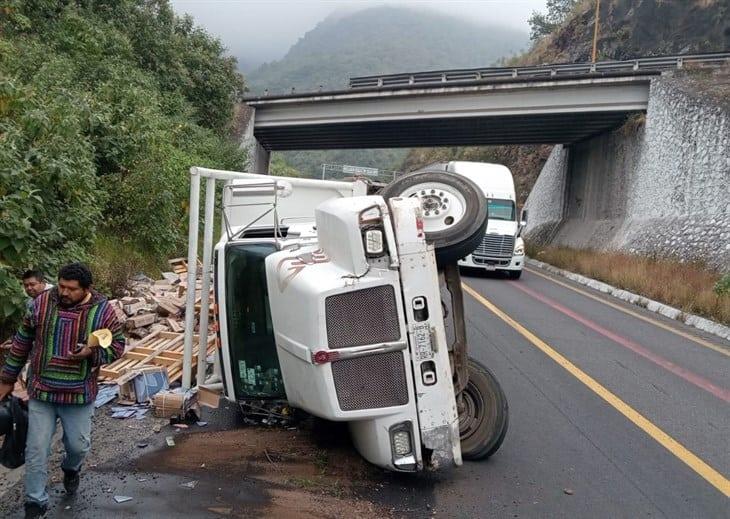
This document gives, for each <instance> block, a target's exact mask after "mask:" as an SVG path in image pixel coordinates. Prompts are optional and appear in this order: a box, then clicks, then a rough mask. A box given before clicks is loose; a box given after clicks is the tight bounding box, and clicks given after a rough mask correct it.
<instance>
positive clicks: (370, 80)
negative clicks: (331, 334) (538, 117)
mask: <svg viewBox="0 0 730 519" xmlns="http://www.w3.org/2000/svg"><path fill="white" fill-rule="evenodd" d="M725 63H730V52H715V53H708V54H685V55H677V56H651V57H646V58H637V59H630V60H621V61H598V62H596V63H555V64H550V65H533V66H527V67H485V68H473V69H455V70H432V71H427V72H413V73H404V74H384V75H377V76H360V77H353V78H350V88H351V89H359V88H388V87H398V86H404V85H424V86H426V85H436V84H444V83H446V84H452V83H465V82H474V81H484V80H489V79H500V78H519V77H525V78H539V77H547V78H549V77H555V76H561V75H573V76H574V75H580V74H586V75H588V74H596V73H600V72H613V73H615V72H637V71H645V72H650V71H663V70H671V69H681V68H683V67H685V66H687V65H690V66H691V65H699V66H719V65H723V64H725Z"/></svg>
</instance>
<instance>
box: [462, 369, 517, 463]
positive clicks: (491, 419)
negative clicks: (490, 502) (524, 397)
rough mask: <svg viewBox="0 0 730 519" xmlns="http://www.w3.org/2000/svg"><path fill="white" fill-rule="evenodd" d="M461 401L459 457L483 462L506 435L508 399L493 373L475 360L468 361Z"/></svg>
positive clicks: (495, 450) (497, 447) (495, 449)
mask: <svg viewBox="0 0 730 519" xmlns="http://www.w3.org/2000/svg"><path fill="white" fill-rule="evenodd" d="M460 398H461V401H460V408H459V433H460V435H461V455H462V457H463V458H464V459H466V460H483V459H486V458H488V457H489V456H491V455H492V454H494V453H495V452H497V449H499V447H500V446H501V445H502V441H503V440H504V437H505V435H506V434H507V426H508V423H509V409H508V406H507V398H506V397H505V395H504V392H503V391H502V388H501V386H500V385H499V382H497V379H496V378H495V377H494V375H493V374H492V372H491V371H489V370H488V369H487V368H486V367H484V366H483V365H482V364H480V363H479V362H477V361H475V360H474V359H469V382H468V383H467V385H466V387H465V388H464V391H462V393H461V395H460Z"/></svg>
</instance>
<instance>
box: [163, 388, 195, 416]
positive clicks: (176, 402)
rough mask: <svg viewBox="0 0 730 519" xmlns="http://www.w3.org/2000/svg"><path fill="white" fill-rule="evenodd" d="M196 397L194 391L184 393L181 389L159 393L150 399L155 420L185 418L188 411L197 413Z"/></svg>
mask: <svg viewBox="0 0 730 519" xmlns="http://www.w3.org/2000/svg"><path fill="white" fill-rule="evenodd" d="M197 396H198V394H197V391H196V390H195V389H192V390H189V391H186V392H183V391H182V389H172V390H169V391H160V392H159V393H157V394H156V395H155V396H154V397H153V398H152V408H153V409H154V414H155V416H156V417H157V418H172V417H179V416H182V417H185V416H187V415H188V413H189V412H190V411H193V412H196V411H197V409H198V402H197ZM196 414H199V412H196Z"/></svg>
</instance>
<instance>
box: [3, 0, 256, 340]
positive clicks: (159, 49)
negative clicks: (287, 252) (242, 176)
mask: <svg viewBox="0 0 730 519" xmlns="http://www.w3.org/2000/svg"><path fill="white" fill-rule="evenodd" d="M242 89H243V82H242V79H241V77H240V76H239V75H238V74H237V72H236V68H235V61H234V60H233V59H231V58H227V57H225V56H224V55H223V48H222V46H221V44H220V43H219V42H218V41H217V40H216V39H214V38H212V37H210V36H209V35H208V34H206V33H205V32H204V31H203V30H201V29H199V28H197V27H195V26H194V24H193V22H192V20H190V19H188V18H178V17H176V16H175V15H174V13H173V11H172V9H171V8H170V6H169V4H168V2H167V1H166V0H96V1H94V2H86V1H81V0H79V1H73V0H66V1H58V0H33V1H30V0H26V1H21V0H11V1H9V2H5V3H4V7H2V8H0V331H1V330H2V329H3V327H5V328H7V325H8V323H10V322H12V320H13V319H15V318H17V315H18V313H19V312H20V310H21V309H22V308H23V304H22V303H23V294H22V291H21V290H20V283H19V281H18V275H19V274H21V273H22V271H24V270H25V269H28V268H31V267H38V268H41V269H42V270H43V271H45V272H46V273H48V274H50V275H53V273H54V272H55V271H56V269H57V268H58V266H59V265H61V264H63V263H65V262H68V261H72V260H85V261H92V264H93V266H94V267H95V271H96V274H97V277H98V280H99V282H101V284H108V283H109V281H110V278H111V277H113V276H114V275H115V273H117V272H119V271H120V270H125V269H127V270H128V269H133V268H135V264H136V263H137V264H138V263H140V262H147V263H153V264H154V263H157V262H161V260H162V259H163V258H164V257H166V256H167V255H169V254H173V253H177V252H179V251H180V250H181V249H182V248H183V245H184V240H185V237H186V224H187V221H186V202H185V200H186V198H187V191H188V187H187V186H188V177H187V170H188V168H189V167H190V166H192V165H195V164H205V165H207V166H210V167H220V168H229V169H231V168H232V169H237V168H240V167H241V166H242V163H243V161H244V159H245V157H244V156H243V155H242V153H241V152H240V151H239V150H238V148H237V146H236V145H235V144H233V143H231V142H229V141H228V139H227V138H226V135H227V131H228V126H229V121H230V118H231V112H232V106H233V101H234V100H235V98H236V97H237V96H238V93H239V92H240V91H241V90H242ZM125 273H126V271H125Z"/></svg>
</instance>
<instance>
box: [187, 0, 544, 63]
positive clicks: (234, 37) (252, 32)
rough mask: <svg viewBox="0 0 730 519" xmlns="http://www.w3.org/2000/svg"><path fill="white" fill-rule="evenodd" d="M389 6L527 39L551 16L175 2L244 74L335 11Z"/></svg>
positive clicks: (467, 9) (343, 1) (410, 2)
mask: <svg viewBox="0 0 730 519" xmlns="http://www.w3.org/2000/svg"><path fill="white" fill-rule="evenodd" d="M384 4H388V5H406V6H411V7H415V8H418V9H432V10H436V11H440V12H444V13H448V14H451V15H453V16H459V17H463V18H466V19H468V20H471V21H474V22H485V23H489V24H499V25H505V26H509V27H514V28H517V29H522V30H524V32H525V33H527V32H528V31H529V28H528V26H527V18H528V17H529V16H530V14H531V13H532V11H544V10H545V0H452V1H449V0H438V1H437V0H393V1H391V0H383V1H366V0H299V1H296V0H268V1H260V0H172V5H173V7H174V8H175V10H176V11H177V12H178V13H179V14H183V13H188V14H190V15H192V16H193V18H195V20H196V22H197V23H198V24H199V25H202V26H203V27H205V28H206V29H207V30H208V31H209V32H211V33H212V34H214V35H216V36H218V37H219V38H220V39H221V40H222V41H223V43H224V44H225V45H226V47H228V49H229V50H230V52H231V54H233V55H234V56H236V57H238V58H239V62H241V66H242V68H243V69H244V70H247V69H250V68H251V66H252V65H258V64H260V63H263V62H267V61H273V60H276V59H279V58H281V57H283V56H284V54H286V51H287V50H288V49H289V47H291V46H292V45H293V44H294V43H296V41H297V40H298V39H299V38H300V37H301V36H303V35H304V33H305V32H307V31H308V30H310V29H313V28H314V26H315V25H317V22H319V21H321V20H323V19H324V18H326V17H327V15H329V14H331V13H332V12H334V11H338V10H359V9H365V8H367V7H373V6H377V5H384Z"/></svg>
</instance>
